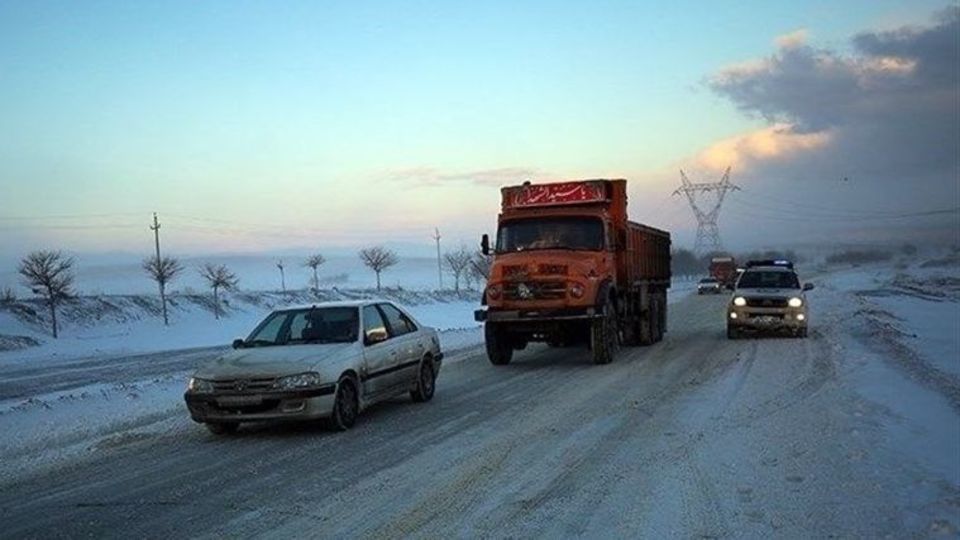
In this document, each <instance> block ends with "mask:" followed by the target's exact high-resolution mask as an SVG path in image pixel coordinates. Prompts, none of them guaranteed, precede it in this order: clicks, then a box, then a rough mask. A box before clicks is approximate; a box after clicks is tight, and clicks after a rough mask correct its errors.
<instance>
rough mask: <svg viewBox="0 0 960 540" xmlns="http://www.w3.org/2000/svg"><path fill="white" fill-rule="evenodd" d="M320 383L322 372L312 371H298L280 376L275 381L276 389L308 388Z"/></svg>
mask: <svg viewBox="0 0 960 540" xmlns="http://www.w3.org/2000/svg"><path fill="white" fill-rule="evenodd" d="M318 384H320V374H319V373H314V372H312V371H310V372H307V373H298V374H296V375H290V376H287V377H280V378H278V379H277V380H276V381H274V382H273V388H274V389H275V390H293V389H296V388H306V387H308V386H316V385H318Z"/></svg>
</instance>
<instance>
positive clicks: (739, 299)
mask: <svg viewBox="0 0 960 540" xmlns="http://www.w3.org/2000/svg"><path fill="white" fill-rule="evenodd" d="M733 305H735V306H745V305H747V299H746V298H744V297H742V296H738V297H736V298H734V299H733Z"/></svg>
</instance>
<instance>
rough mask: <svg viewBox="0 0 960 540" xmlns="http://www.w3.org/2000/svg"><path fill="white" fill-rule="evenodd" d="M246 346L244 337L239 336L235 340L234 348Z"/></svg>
mask: <svg viewBox="0 0 960 540" xmlns="http://www.w3.org/2000/svg"><path fill="white" fill-rule="evenodd" d="M244 346H245V345H244V342H243V340H242V339H240V338H237V339H235V340H233V348H234V349H242V348H244Z"/></svg>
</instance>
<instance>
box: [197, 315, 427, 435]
mask: <svg viewBox="0 0 960 540" xmlns="http://www.w3.org/2000/svg"><path fill="white" fill-rule="evenodd" d="M233 348H234V350H233V351H230V352H228V353H226V354H224V355H222V356H220V357H219V358H216V359H214V360H212V361H210V362H208V363H206V364H205V365H202V366H201V367H200V368H199V369H197V371H196V373H195V374H194V376H193V377H192V378H191V379H190V383H189V385H188V387H187V391H186V393H185V394H184V399H185V400H186V402H187V408H189V410H190V416H191V417H192V418H193V420H194V421H196V422H200V423H204V424H206V426H207V428H209V429H210V431H212V432H213V433H216V434H226V433H232V432H234V431H236V429H237V427H238V426H239V425H240V423H241V422H252V421H262V420H314V419H327V420H328V421H329V423H330V425H331V426H332V427H333V428H334V429H337V430H346V429H349V428H350V427H352V426H353V424H354V423H355V422H356V419H357V415H358V414H359V413H360V411H362V410H363V409H364V408H365V407H367V406H369V405H371V404H373V403H375V402H377V401H380V400H383V399H387V398H390V397H393V396H396V395H398V394H403V393H407V392H409V393H410V395H411V397H412V398H413V400H414V401H418V402H423V401H429V400H430V399H431V398H432V397H433V393H434V388H435V382H436V378H437V373H438V372H439V370H440V365H441V361H442V360H443V353H442V352H441V351H440V342H439V340H438V338H437V332H436V330H434V329H433V328H430V327H427V326H423V325H422V324H420V323H419V322H417V321H416V319H414V318H413V316H412V315H410V314H409V313H408V312H407V311H405V310H404V309H402V308H400V307H398V306H397V305H395V304H393V303H391V302H386V301H378V300H364V301H353V302H326V303H320V304H316V305H311V306H301V307H293V308H287V309H281V310H277V311H274V312H273V313H271V314H270V315H269V316H267V318H266V319H264V320H263V322H261V323H260V324H259V325H258V326H257V328H256V329H255V330H254V331H253V332H252V333H251V334H250V336H249V337H247V338H246V339H237V340H235V341H234V342H233Z"/></svg>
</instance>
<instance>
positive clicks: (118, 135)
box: [0, 0, 945, 252]
mask: <svg viewBox="0 0 960 540" xmlns="http://www.w3.org/2000/svg"><path fill="white" fill-rule="evenodd" d="M944 6H945V4H944V3H943V2H925V1H910V2H907V1H891V0H887V1H877V0H869V1H866V0H865V1H844V2H841V3H838V2H826V1H824V2H767V1H755V2H729V3H726V4H720V3H716V2H689V1H683V2H650V3H643V2H580V3H573V2H568V3H562V2H469V3H466V2H464V3H453V2H444V3H440V2H365V3H361V2H341V3H336V2H161V3H146V2H82V3H81V2H42V3H38V2H9V1H7V2H0V118H2V121H0V184H2V186H3V192H4V194H5V195H4V196H3V197H2V198H0V219H4V220H3V221H0V251H16V250H22V249H24V247H25V246H28V245H30V246H33V245H42V246H44V247H62V248H64V249H71V250H76V251H84V250H86V251H98V250H99V251H103V250H134V251H135V250H138V249H141V244H142V241H143V230H142V226H140V222H142V221H145V220H146V219H147V217H149V214H148V212H150V211H154V210H156V211H159V212H161V215H162V217H164V219H165V222H166V223H168V224H169V226H168V230H169V231H170V234H172V235H173V237H172V238H173V245H174V246H177V247H179V249H180V250H182V251H184V252H190V251H203V250H210V249H217V250H241V251H248V250H266V249H272V248H275V247H283V248H286V247H296V246H300V245H307V244H316V243H317V242H315V241H314V240H313V238H314V237H317V236H319V237H320V238H322V242H320V243H325V244H329V245H354V244H361V243H365V242H370V241H373V240H375V239H377V238H379V237H383V236H384V234H383V231H384V230H387V231H389V232H390V234H391V235H392V237H393V238H395V239H397V240H404V241H412V240H413V239H418V240H417V241H419V240H422V239H423V238H424V237H425V236H426V234H425V233H427V232H429V231H430V230H431V229H432V227H433V226H434V225H440V226H442V227H444V228H445V229H448V230H450V231H451V235H452V237H453V238H457V237H461V238H463V239H470V240H471V241H472V239H473V237H474V236H475V235H476V234H477V233H478V232H479V231H481V230H487V229H489V228H490V227H491V225H490V223H492V220H493V218H494V214H495V212H496V208H497V204H498V198H497V191H496V189H495V185H494V184H496V183H497V180H499V179H500V178H501V176H502V178H503V182H504V183H507V182H512V181H513V180H512V179H511V178H510V176H511V175H510V174H509V173H510V172H511V171H517V172H526V171H529V172H530V174H532V175H535V176H541V177H543V178H556V177H562V178H574V177H597V176H618V177H623V176H625V177H627V178H630V179H631V181H632V182H633V184H634V186H635V191H634V193H635V194H636V195H635V198H636V199H637V203H638V204H640V203H641V202H642V201H641V199H646V198H648V197H649V198H650V199H651V200H652V199H653V198H659V197H660V196H661V195H663V194H665V193H667V192H668V191H669V190H670V189H669V188H670V186H671V185H672V184H673V183H675V182H676V178H675V167H676V166H677V165H678V164H683V163H684V162H685V160H689V159H691V157H692V156H696V155H697V153H698V152H700V151H702V150H703V149H704V148H707V147H709V146H710V145H711V144H713V143H715V142H716V141H718V140H722V139H725V138H729V137H733V136H736V135H737V134H740V133H744V132H747V131H750V130H754V129H760V128H762V127H763V126H765V125H767V122H765V121H764V120H763V119H760V118H751V117H749V116H748V115H745V114H743V113H742V112H741V111H739V110H737V108H735V106H734V104H732V103H731V102H730V101H729V100H727V99H724V98H722V97H720V96H718V95H717V94H716V93H714V92H711V91H710V90H709V89H708V88H707V87H706V85H705V84H704V81H705V80H706V79H707V78H708V77H709V76H710V75H711V74H714V73H716V72H718V71H719V70H721V69H723V68H724V67H726V66H730V65H733V64H737V63H740V62H744V61H748V60H751V59H756V58H762V57H766V56H768V55H770V54H772V53H773V51H774V50H775V45H774V40H775V39H776V38H777V36H780V35H783V34H787V33H789V32H792V31H795V30H797V29H801V28H804V29H807V31H808V38H807V39H808V40H809V42H810V43H811V44H814V45H816V46H818V47H825V48H830V49H833V50H836V51H838V52H840V53H841V54H842V53H844V52H846V51H847V50H848V49H849V47H850V41H849V40H850V37H851V36H853V35H854V34H856V33H858V32H862V31H865V30H876V29H889V28H896V27H899V26H901V25H904V24H922V23H925V22H927V21H928V20H929V19H930V16H931V14H932V13H933V12H935V11H937V10H939V9H942V8H943V7H944ZM490 171H493V173H490ZM497 171H499V174H500V175H501V176H498V173H497ZM665 171H672V172H671V173H670V174H671V175H670V176H669V177H668V176H666V175H665ZM504 172H507V174H503V173H504ZM474 174H475V175H476V176H478V177H483V178H487V179H486V180H485V181H479V182H478V181H471V180H470V179H469V178H454V177H459V176H470V175H474ZM424 177H426V179H425V178H424ZM438 178H439V179H440V180H437V179H438ZM430 179H433V180H430ZM523 179H524V178H521V177H518V178H516V181H522V180H523ZM637 208H640V209H642V210H649V211H650V214H651V217H652V218H657V217H663V216H660V215H659V214H657V213H656V210H657V209H656V208H654V207H644V206H637ZM56 216H71V217H70V218H69V219H67V218H60V217H56ZM638 219H640V220H644V216H638ZM654 224H656V223H654ZM178 225H182V226H181V227H179V232H178V230H177V229H178ZM676 226H677V227H683V226H684V225H683V223H682V222H678V223H677V224H676ZM264 231H269V232H270V233H271V234H260V233H263V232H264Z"/></svg>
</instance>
